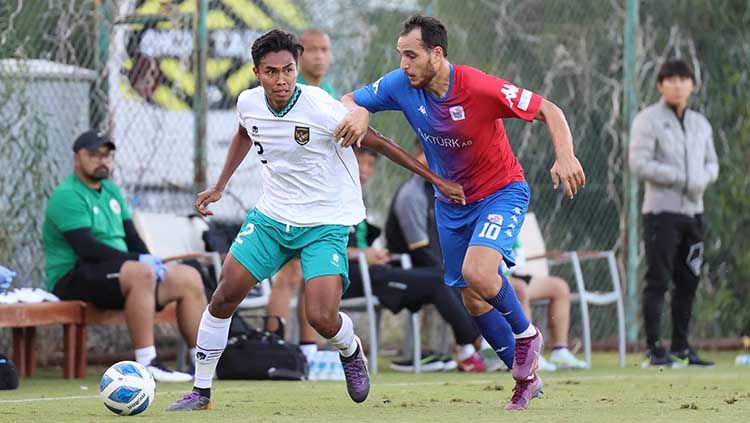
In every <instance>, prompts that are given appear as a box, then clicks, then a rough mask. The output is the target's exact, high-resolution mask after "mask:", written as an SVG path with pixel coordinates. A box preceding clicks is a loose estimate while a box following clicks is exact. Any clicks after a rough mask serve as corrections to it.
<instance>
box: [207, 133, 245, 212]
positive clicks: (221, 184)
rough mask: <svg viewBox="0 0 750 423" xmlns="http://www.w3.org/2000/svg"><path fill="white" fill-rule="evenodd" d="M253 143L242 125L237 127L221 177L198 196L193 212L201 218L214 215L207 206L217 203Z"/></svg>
mask: <svg viewBox="0 0 750 423" xmlns="http://www.w3.org/2000/svg"><path fill="white" fill-rule="evenodd" d="M252 146H253V142H252V140H251V139H250V137H249V136H248V135H247V131H245V128H243V127H242V125H238V128H237V132H236V133H235V134H234V136H233V137H232V141H231V142H230V143H229V150H227V157H226V159H225V160H224V167H222V169H221V175H219V180H218V181H216V184H214V186H212V187H210V188H209V189H207V190H205V191H203V192H201V193H199V194H198V198H197V199H196V200H195V210H197V211H198V213H200V214H201V215H202V216H211V215H213V214H214V213H213V212H212V211H211V210H209V209H208V208H207V207H208V205H209V204H211V203H214V202H216V201H219V199H220V198H221V194H222V193H223V192H224V188H226V186H227V183H228V182H229V178H231V177H232V175H234V171H235V170H237V166H239V165H240V163H242V160H244V159H245V156H247V153H248V152H249V151H250V148H252Z"/></svg>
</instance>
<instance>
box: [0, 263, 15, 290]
mask: <svg viewBox="0 0 750 423" xmlns="http://www.w3.org/2000/svg"><path fill="white" fill-rule="evenodd" d="M14 276H16V272H14V271H12V270H10V269H8V268H7V267H5V266H0V292H2V291H5V290H6V289H8V287H9V286H10V283H11V282H12V281H13V277H14Z"/></svg>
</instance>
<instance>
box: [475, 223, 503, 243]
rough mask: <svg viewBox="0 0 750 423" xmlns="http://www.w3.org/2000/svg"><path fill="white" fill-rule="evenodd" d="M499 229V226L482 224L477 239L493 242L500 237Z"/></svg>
mask: <svg viewBox="0 0 750 423" xmlns="http://www.w3.org/2000/svg"><path fill="white" fill-rule="evenodd" d="M501 229H502V228H501V227H500V225H496V224H494V223H490V222H484V226H482V232H479V238H487V239H491V240H493V241H494V240H496V239H497V237H498V236H499V235H500V230H501Z"/></svg>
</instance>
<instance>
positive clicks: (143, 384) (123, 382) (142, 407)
mask: <svg viewBox="0 0 750 423" xmlns="http://www.w3.org/2000/svg"><path fill="white" fill-rule="evenodd" d="M155 391H156V382H155V381H154V377H153V376H151V373H150V372H149V371H148V370H146V368H145V367H143V366H142V365H140V364H138V363H136V362H135V361H121V362H119V363H116V364H113V365H112V367H110V368H109V369H107V371H106V372H104V375H103V376H102V380H101V382H100V383H99V396H101V397H102V400H103V401H104V406H105V407H107V408H108V409H109V410H110V411H112V412H113V413H115V414H119V415H121V416H134V415H136V414H140V413H143V412H144V411H146V409H147V408H148V406H149V405H150V404H151V403H152V402H153V401H154V393H155Z"/></svg>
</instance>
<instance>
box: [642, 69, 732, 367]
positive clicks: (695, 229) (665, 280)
mask: <svg viewBox="0 0 750 423" xmlns="http://www.w3.org/2000/svg"><path fill="white" fill-rule="evenodd" d="M657 81H658V83H657V89H658V90H659V93H660V94H661V100H660V101H659V102H658V103H655V104H652V105H650V106H648V107H646V108H645V109H643V110H642V111H641V112H640V113H638V115H637V116H636V117H635V120H634V121H633V128H632V131H631V140H630V170H631V172H633V173H634V174H635V175H637V177H638V178H639V179H641V180H643V181H644V185H645V193H644V199H643V208H642V212H643V236H644V243H645V246H646V264H647V270H646V284H645V287H644V289H643V304H642V309H643V319H644V325H645V329H646V342H647V344H648V348H649V356H650V360H649V362H648V365H650V366H673V365H692V366H712V365H713V363H712V362H710V361H707V360H703V359H701V358H700V357H699V356H698V354H697V353H696V352H695V350H693V349H692V348H691V347H690V345H689V344H688V328H689V325H690V317H691V313H692V306H693V299H694V297H695V291H696V288H697V287H698V282H699V280H700V270H701V265H702V264H703V248H704V247H703V192H704V191H705V190H706V187H708V185H709V184H711V183H712V182H714V181H716V178H717V177H718V175H719V165H718V161H717V158H716V151H715V149H714V144H713V135H712V129H711V124H709V123H708V120H707V119H706V117H705V116H703V115H702V114H700V113H698V112H696V111H694V110H690V109H688V100H689V98H690V95H691V94H692V92H693V89H694V88H695V76H694V74H693V71H692V70H691V69H690V67H689V66H688V64H687V63H685V62H684V61H682V60H674V61H669V62H666V63H664V65H662V67H661V69H660V70H659V74H658V77H657ZM670 281H672V283H673V286H672V294H671V298H672V304H671V306H672V344H671V347H670V354H667V351H666V350H665V349H664V348H663V347H662V346H661V340H660V333H659V329H660V326H661V312H662V308H663V304H664V294H665V293H666V291H667V289H668V288H669V283H670Z"/></svg>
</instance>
